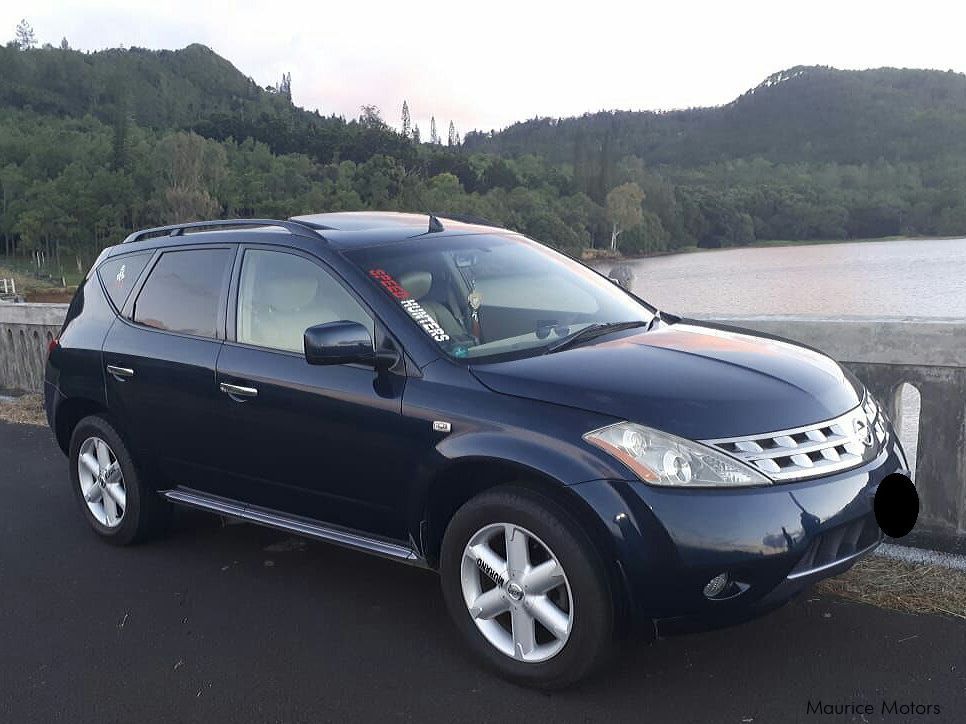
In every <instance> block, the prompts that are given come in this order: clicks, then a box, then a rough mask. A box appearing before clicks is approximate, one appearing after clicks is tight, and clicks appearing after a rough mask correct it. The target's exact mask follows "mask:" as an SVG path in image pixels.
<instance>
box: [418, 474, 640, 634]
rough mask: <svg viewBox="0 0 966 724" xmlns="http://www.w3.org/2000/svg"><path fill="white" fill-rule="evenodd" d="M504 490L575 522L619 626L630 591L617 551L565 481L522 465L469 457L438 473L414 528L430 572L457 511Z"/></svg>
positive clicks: (598, 521) (437, 560)
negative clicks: (544, 501) (594, 557)
mask: <svg viewBox="0 0 966 724" xmlns="http://www.w3.org/2000/svg"><path fill="white" fill-rule="evenodd" d="M505 485H513V486H517V487H521V488H524V489H527V490H530V491H532V492H534V493H537V494H539V495H542V496H544V497H546V498H548V499H550V500H551V501H553V502H554V503H556V504H557V505H559V506H560V507H561V508H563V510H564V511H565V512H566V513H567V514H568V515H570V516H571V517H572V518H574V520H575V521H576V522H577V523H578V524H579V525H580V527H581V529H582V531H583V533H584V534H585V535H586V536H587V537H588V538H589V539H590V542H591V544H592V545H593V546H594V548H595V549H596V550H597V552H598V554H599V555H600V558H601V561H602V562H603V564H604V566H605V568H606V572H607V578H608V581H609V583H610V585H611V588H612V590H613V592H614V601H615V605H616V607H617V614H618V620H619V621H623V620H624V619H625V618H626V613H627V610H628V607H629V603H630V599H629V598H628V596H629V591H628V589H627V586H626V584H625V582H624V576H623V571H622V570H621V567H620V564H619V559H618V551H617V547H616V546H615V544H614V541H613V539H612V537H611V534H610V533H609V532H608V530H607V528H606V526H605V525H604V523H603V521H601V519H600V517H599V516H598V515H597V513H595V512H594V510H593V509H592V508H591V507H590V506H589V505H588V504H587V502H586V501H585V500H584V499H583V498H581V497H580V496H579V495H577V494H576V493H574V492H573V491H572V490H571V489H570V487H569V486H567V485H566V484H565V483H564V482H562V481H560V480H558V479H556V478H554V477H553V476H551V475H549V474H547V473H546V472H544V471H542V470H539V469H538V468H535V467H532V466H529V465H526V464H522V463H519V462H515V461H510V460H506V459H503V458H498V457H486V456H474V457H467V458H462V459H460V460H457V461H454V462H453V463H452V464H450V465H449V466H448V467H446V468H445V469H444V470H442V471H440V472H439V473H438V474H437V475H436V476H435V477H434V478H433V479H432V480H431V481H430V483H429V485H428V486H427V489H426V497H425V503H424V505H423V508H422V517H421V520H420V524H419V542H420V547H421V549H422V553H423V556H424V557H425V558H426V561H427V563H428V564H429V565H430V566H431V567H433V568H436V567H438V565H439V554H440V547H441V544H442V540H443V534H444V533H445V532H446V527H447V526H448V525H449V522H450V520H452V518H453V515H454V514H455V513H456V511H457V510H459V508H460V507H461V506H462V505H463V504H465V503H466V502H468V501H469V500H470V499H471V498H474V497H476V496H477V495H479V494H480V493H483V492H485V491H487V490H491V489H493V488H497V487H500V486H505Z"/></svg>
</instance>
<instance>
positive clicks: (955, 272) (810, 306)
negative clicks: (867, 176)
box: [597, 239, 966, 318]
mask: <svg viewBox="0 0 966 724" xmlns="http://www.w3.org/2000/svg"><path fill="white" fill-rule="evenodd" d="M624 263H626V264H628V265H629V266H630V267H631V269H632V270H633V272H634V284H633V290H634V293H635V294H637V295H638V296H640V297H643V298H644V299H646V300H647V301H649V302H651V303H652V304H655V305H656V306H657V307H658V308H659V309H666V310H667V311H669V312H673V313H675V314H684V315H691V314H722V315H725V314H728V315H731V314H734V315H743V314H811V315H835V316H837V315H872V316H875V315H883V316H922V317H963V318H966V239H935V240H933V239H930V240H919V241H916V240H914V241H864V242H858V243H850V244H815V245H809V246H783V247H757V248H744V249H723V250H716V251H705V252H695V253H693V254H672V255H669V256H658V257H650V258H647V259H637V260H632V261H627V262H624ZM597 266H598V268H599V269H600V270H601V271H604V272H606V271H609V270H610V269H611V267H613V266H614V264H613V263H607V262H604V263H601V264H599V265H597Z"/></svg>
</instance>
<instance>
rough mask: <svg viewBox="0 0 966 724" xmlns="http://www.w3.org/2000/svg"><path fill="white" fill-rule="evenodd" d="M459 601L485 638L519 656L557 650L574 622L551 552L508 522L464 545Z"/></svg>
mask: <svg viewBox="0 0 966 724" xmlns="http://www.w3.org/2000/svg"><path fill="white" fill-rule="evenodd" d="M460 579H461V584H462V589H463V600H464V601H465V603H466V608H467V610H468V611H469V614H470V616H471V618H472V619H473V622H474V623H475V624H476V627H477V628H478V629H479V631H480V633H482V634H483V636H484V638H485V639H486V640H487V641H488V642H489V643H490V644H491V645H492V646H494V647H495V648H496V649H498V650H499V651H501V652H502V653H503V654H505V655H507V656H510V657H512V658H514V659H516V660H518V661H525V662H527V663H539V662H541V661H546V660H547V659H550V658H552V657H553V656H555V655H556V654H558V653H559V652H560V651H561V649H563V647H564V645H565V644H566V643H567V639H568V638H569V637H570V632H571V629H572V627H573V621H574V604H573V594H572V593H571V589H570V584H569V582H568V581H567V575H566V573H565V571H564V569H563V566H562V565H561V564H560V561H559V560H558V559H557V557H556V556H555V555H554V553H553V551H551V550H550V548H549V547H548V546H547V544H546V543H544V542H543V541H542V540H540V538H538V537H537V536H536V535H534V534H533V533H532V532H530V531H529V530H527V529H526V528H523V527H522V526H519V525H516V524H513V523H493V524H491V525H487V526H485V527H484V528H481V529H480V530H479V531H477V532H476V533H475V534H474V535H473V536H472V537H471V538H470V540H469V542H468V543H467V544H466V548H465V549H464V551H463V559H462V564H461V570H460Z"/></svg>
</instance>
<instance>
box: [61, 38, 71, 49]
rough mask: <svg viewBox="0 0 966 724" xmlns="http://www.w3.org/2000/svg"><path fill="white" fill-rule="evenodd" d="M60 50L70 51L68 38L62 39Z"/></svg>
mask: <svg viewBox="0 0 966 724" xmlns="http://www.w3.org/2000/svg"><path fill="white" fill-rule="evenodd" d="M60 49H61V50H70V45H69V44H68V42H67V38H61V39H60Z"/></svg>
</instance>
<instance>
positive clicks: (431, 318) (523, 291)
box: [347, 234, 653, 362]
mask: <svg viewBox="0 0 966 724" xmlns="http://www.w3.org/2000/svg"><path fill="white" fill-rule="evenodd" d="M347 256H348V257H349V259H350V260H351V261H352V262H353V263H355V264H356V265H357V266H358V267H360V268H361V269H362V270H363V271H364V272H365V273H366V274H367V275H368V277H369V278H370V279H371V280H372V282H373V283H375V284H376V285H378V286H379V287H380V288H381V289H382V290H383V291H384V292H385V293H387V294H389V295H390V296H391V297H393V298H394V299H395V300H396V301H397V302H398V303H399V304H400V306H402V307H403V309H404V310H405V311H406V312H407V313H408V314H409V316H410V317H412V319H413V321H414V322H415V323H416V324H418V325H419V326H420V327H421V328H422V330H423V331H424V332H425V333H426V334H427V335H428V336H429V337H430V338H432V339H433V340H434V341H435V342H436V343H438V344H439V346H440V347H441V348H442V349H443V350H444V351H445V352H446V353H447V354H449V355H450V356H452V357H455V358H457V359H468V360H472V361H480V362H482V361H495V360H497V359H505V358H510V357H516V356H528V355H532V354H538V353H540V352H541V351H543V350H546V349H548V348H550V347H551V346H553V345H554V344H555V343H556V342H558V341H559V340H560V339H562V338H563V337H566V336H568V335H571V334H573V333H575V332H578V331H580V330H581V329H583V328H584V327H589V326H591V325H595V324H610V323H624V322H647V321H650V319H651V318H652V317H653V310H652V309H651V308H650V307H648V306H647V305H645V304H643V303H641V302H640V301H638V300H637V299H635V298H634V297H632V296H631V295H629V294H627V293H626V292H624V291H623V290H622V289H620V288H619V287H617V286H616V285H615V284H613V283H612V282H610V281H608V280H606V279H604V278H602V277H601V276H600V275H598V274H595V273H594V272H592V271H591V270H589V269H587V268H586V267H585V266H583V265H582V264H579V263H577V262H575V261H574V260H573V259H570V258H568V257H566V256H564V255H562V254H559V253H557V252H555V251H553V250H552V249H549V248H547V247H545V246H543V245H541V244H538V243H536V242H534V241H530V240H529V239H526V238H524V237H521V236H517V235H512V234H503V235H500V234H467V235H461V236H442V237H438V238H436V239H431V238H427V237H425V236H422V237H419V238H416V239H411V240H409V241H403V242H398V243H392V244H384V245H381V246H372V247H366V248H362V249H356V250H353V251H349V252H348V253H347Z"/></svg>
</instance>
